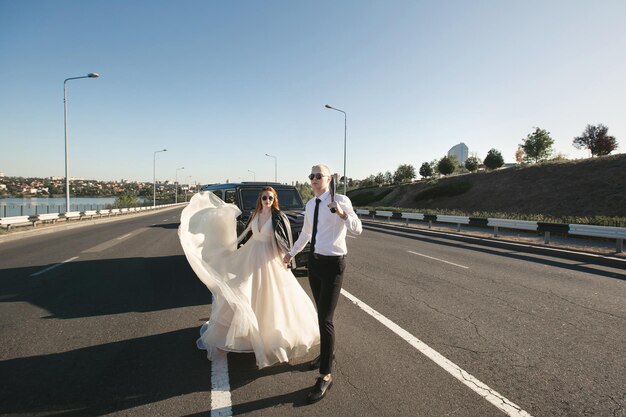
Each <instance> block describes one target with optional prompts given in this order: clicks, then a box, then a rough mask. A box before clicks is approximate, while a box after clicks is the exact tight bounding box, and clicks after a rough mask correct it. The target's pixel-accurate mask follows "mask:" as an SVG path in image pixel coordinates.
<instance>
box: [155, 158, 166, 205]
mask: <svg viewBox="0 0 626 417" xmlns="http://www.w3.org/2000/svg"><path fill="white" fill-rule="evenodd" d="M159 152H167V149H161V150H160V151H154V159H153V161H152V187H153V189H152V207H153V208H154V207H156V154H158V153H159Z"/></svg>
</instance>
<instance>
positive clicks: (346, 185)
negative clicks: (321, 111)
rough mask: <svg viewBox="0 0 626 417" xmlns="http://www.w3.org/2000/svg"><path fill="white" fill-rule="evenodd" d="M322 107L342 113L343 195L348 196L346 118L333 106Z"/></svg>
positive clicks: (344, 114)
mask: <svg viewBox="0 0 626 417" xmlns="http://www.w3.org/2000/svg"><path fill="white" fill-rule="evenodd" d="M324 107H326V108H327V109H331V110H336V111H340V112H342V113H343V194H344V195H348V177H346V143H347V141H346V136H347V132H348V116H347V115H346V112H345V111H343V110H340V109H336V108H334V107H333V106H329V105H328V104H327V105H325V106H324Z"/></svg>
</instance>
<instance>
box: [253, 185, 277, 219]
mask: <svg viewBox="0 0 626 417" xmlns="http://www.w3.org/2000/svg"><path fill="white" fill-rule="evenodd" d="M266 191H267V192H270V193H272V195H273V197H274V201H273V202H272V207H271V208H272V210H276V211H278V210H280V208H279V205H278V194H277V193H276V190H275V189H274V188H272V187H263V189H262V190H261V192H260V193H259V197H258V198H257V199H256V208H255V209H254V213H252V216H250V220H249V222H250V221H252V219H254V217H255V216H256V215H257V214H259V213H260V212H261V211H262V210H263V200H262V197H263V193H264V192H266Z"/></svg>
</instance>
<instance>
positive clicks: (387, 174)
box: [385, 171, 393, 184]
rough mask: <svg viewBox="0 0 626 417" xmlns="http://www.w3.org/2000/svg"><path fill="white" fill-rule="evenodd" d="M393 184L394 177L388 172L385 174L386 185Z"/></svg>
mask: <svg viewBox="0 0 626 417" xmlns="http://www.w3.org/2000/svg"><path fill="white" fill-rule="evenodd" d="M391 183H393V175H391V172H389V171H387V172H385V184H391Z"/></svg>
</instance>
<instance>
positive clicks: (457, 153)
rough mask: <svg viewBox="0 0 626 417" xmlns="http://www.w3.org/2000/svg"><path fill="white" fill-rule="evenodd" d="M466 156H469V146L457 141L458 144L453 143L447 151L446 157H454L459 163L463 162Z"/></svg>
mask: <svg viewBox="0 0 626 417" xmlns="http://www.w3.org/2000/svg"><path fill="white" fill-rule="evenodd" d="M468 156H469V148H468V147H467V145H466V144H464V143H463V142H461V143H459V144H458V145H454V146H453V147H452V148H450V150H449V151H448V157H449V158H452V157H454V158H456V160H457V161H459V163H460V164H461V165H463V164H464V163H465V160H466V159H467V157H468Z"/></svg>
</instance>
